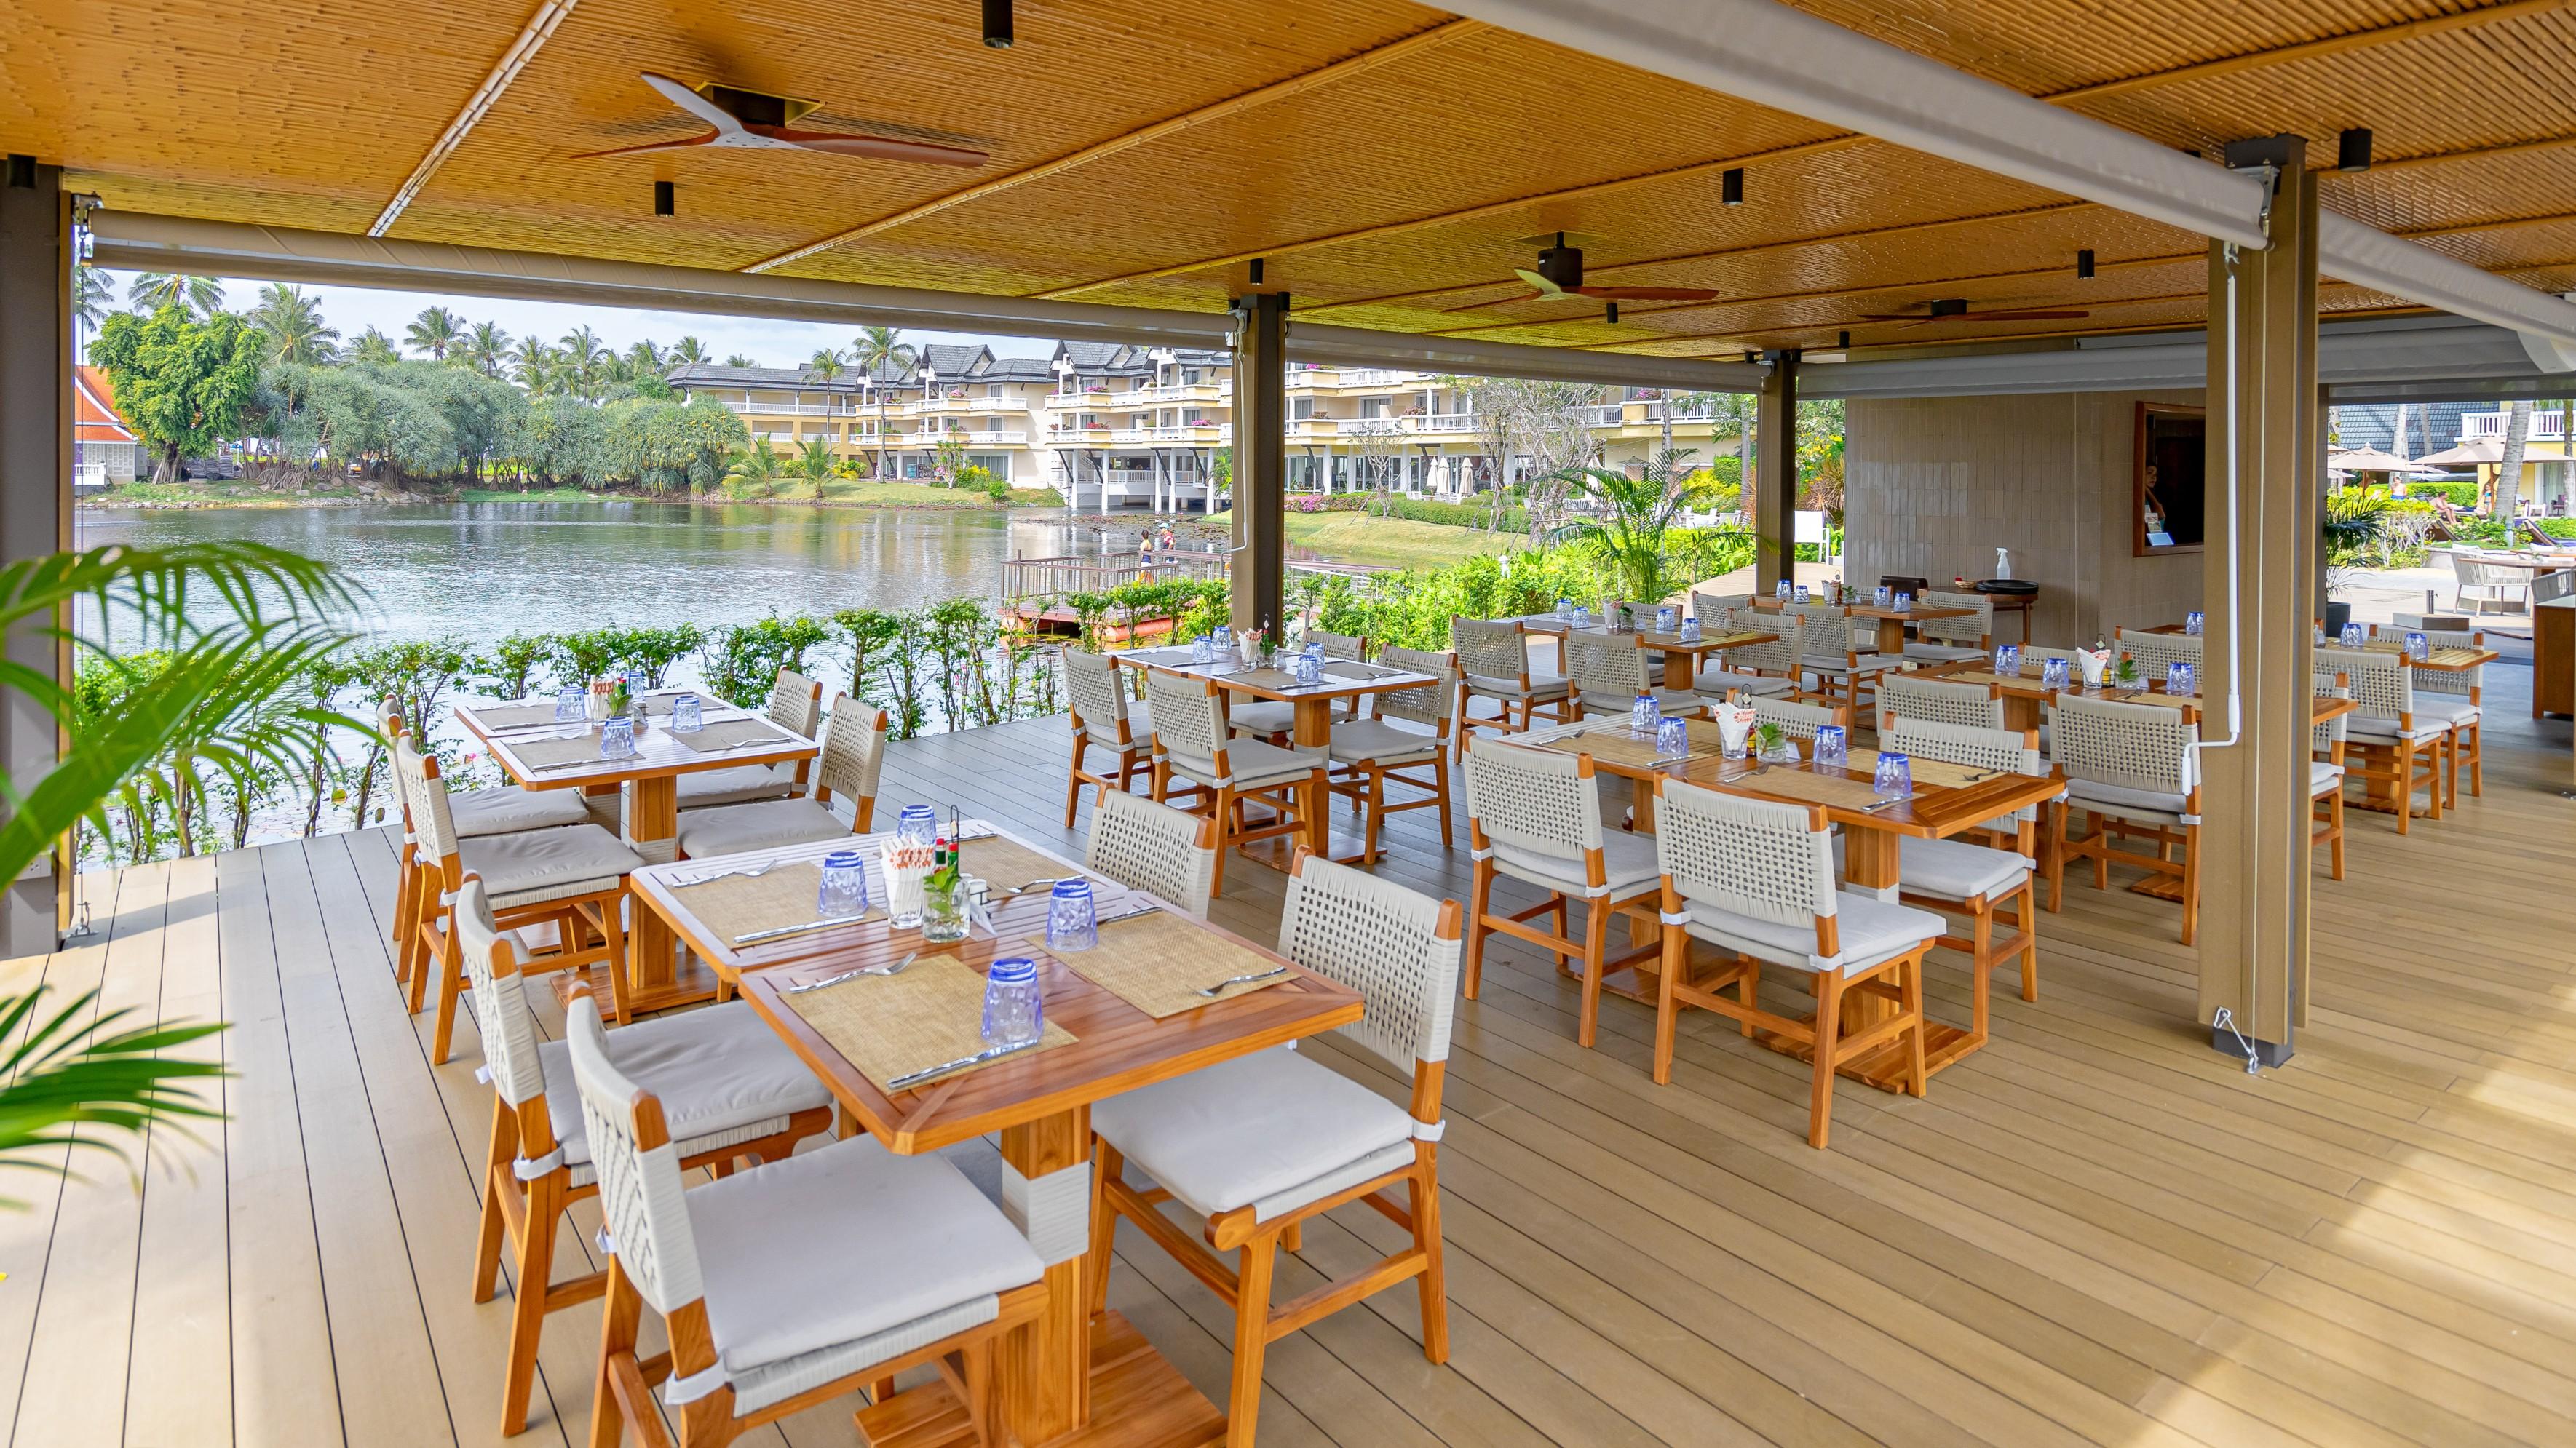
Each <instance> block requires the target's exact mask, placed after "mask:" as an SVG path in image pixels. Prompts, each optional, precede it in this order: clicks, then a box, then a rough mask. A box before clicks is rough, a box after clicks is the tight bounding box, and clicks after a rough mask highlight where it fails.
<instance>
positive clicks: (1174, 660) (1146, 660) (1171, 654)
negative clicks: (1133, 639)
mask: <svg viewBox="0 0 2576 1448" xmlns="http://www.w3.org/2000/svg"><path fill="white" fill-rule="evenodd" d="M1194 652H1195V651H1194V650H1191V649H1182V648H1169V649H1129V650H1127V651H1126V652H1124V653H1121V654H1118V655H1116V656H1115V657H1116V658H1117V660H1118V661H1119V662H1120V663H1122V664H1186V663H1191V662H1194V660H1193V658H1192V654H1193V653H1194Z"/></svg>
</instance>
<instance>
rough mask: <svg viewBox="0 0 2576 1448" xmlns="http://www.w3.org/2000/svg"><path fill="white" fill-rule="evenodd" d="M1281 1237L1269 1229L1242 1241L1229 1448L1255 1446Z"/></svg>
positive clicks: (1228, 1398)
mask: <svg viewBox="0 0 2576 1448" xmlns="http://www.w3.org/2000/svg"><path fill="white" fill-rule="evenodd" d="M1278 1249H1279V1236H1278V1234H1277V1233H1275V1232H1264V1233H1262V1234H1261V1235H1260V1236H1257V1237H1255V1238H1253V1239H1252V1240H1251V1241H1249V1242H1246V1243H1244V1244H1243V1266H1242V1268H1241V1269H1240V1270H1239V1271H1238V1272H1237V1274H1236V1280H1235V1292H1234V1384H1233V1388H1232V1390H1231V1391H1230V1392H1228V1394H1227V1395H1226V1405H1225V1441H1226V1448H1252V1432H1253V1427H1254V1425H1255V1423H1256V1422H1257V1420H1258V1419H1259V1417H1260V1415H1261V1359H1262V1356H1263V1354H1264V1353H1265V1352H1266V1351H1267V1350H1268V1349H1269V1347H1270V1274H1271V1269H1272V1268H1273V1267H1275V1266H1276V1265H1277V1264H1278Z"/></svg>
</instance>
